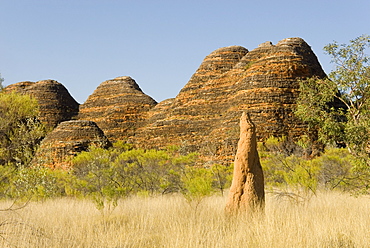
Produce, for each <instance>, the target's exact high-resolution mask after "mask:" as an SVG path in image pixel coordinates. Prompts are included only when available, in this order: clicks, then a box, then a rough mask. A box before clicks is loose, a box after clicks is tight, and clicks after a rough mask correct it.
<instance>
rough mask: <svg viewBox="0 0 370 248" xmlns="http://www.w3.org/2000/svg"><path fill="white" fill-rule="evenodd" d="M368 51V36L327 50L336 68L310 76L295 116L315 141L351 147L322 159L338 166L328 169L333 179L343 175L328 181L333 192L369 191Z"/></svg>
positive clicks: (369, 61) (369, 88) (369, 59)
mask: <svg viewBox="0 0 370 248" xmlns="http://www.w3.org/2000/svg"><path fill="white" fill-rule="evenodd" d="M369 47H370V36H369V35H362V36H360V37H358V38H356V39H354V40H351V41H350V44H348V45H347V44H341V45H340V44H338V43H337V42H333V43H331V44H328V45H327V46H325V47H324V50H325V51H326V53H327V54H329V55H330V56H331V57H332V62H333V63H334V65H335V68H334V70H333V71H332V72H331V73H330V74H329V76H328V78H325V79H317V78H310V79H307V80H304V81H301V83H300V90H301V92H300V97H299V99H298V107H297V111H296V114H297V116H298V117H300V118H301V119H302V120H303V121H305V122H306V123H307V124H308V133H309V135H310V136H311V140H314V139H317V140H318V141H319V142H321V144H322V145H326V146H329V147H330V146H341V147H345V148H346V149H347V151H344V150H342V151H341V154H339V152H334V151H333V150H330V151H331V154H330V156H329V155H324V156H326V158H321V159H322V160H324V159H331V160H330V161H329V162H330V163H329V164H332V165H333V163H334V164H335V165H333V166H334V167H333V166H329V167H330V168H326V170H327V172H330V173H331V174H332V176H335V175H336V176H338V178H336V179H332V180H329V181H330V182H331V184H332V187H334V188H336V187H338V186H340V185H343V184H345V185H346V186H348V187H349V188H351V189H353V188H357V189H358V190H359V191H363V192H369V188H370V187H369V183H368V181H369V179H370V149H369V145H370V135H369V134H370V56H369V55H368V54H366V51H367V50H366V49H368V48H369ZM348 152H349V153H348ZM335 154H336V155H335ZM333 156H334V158H333ZM349 156H352V157H349ZM347 160H350V161H347ZM334 161H336V162H334ZM337 163H340V165H337ZM340 175H342V177H341V176H340ZM337 184H338V185H337Z"/></svg>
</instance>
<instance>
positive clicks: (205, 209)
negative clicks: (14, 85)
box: [0, 192, 370, 248]
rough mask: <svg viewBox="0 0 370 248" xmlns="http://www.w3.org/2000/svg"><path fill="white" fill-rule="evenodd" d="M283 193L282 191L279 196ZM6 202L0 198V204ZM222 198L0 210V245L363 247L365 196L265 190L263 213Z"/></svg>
mask: <svg viewBox="0 0 370 248" xmlns="http://www.w3.org/2000/svg"><path fill="white" fill-rule="evenodd" d="M283 199H284V198H283ZM9 204H10V203H9V202H1V203H0V207H1V208H2V209H4V208H6V207H7V206H9ZM224 205H225V198H223V197H216V196H213V197H210V198H207V199H204V201H202V202H201V203H200V204H199V206H198V207H197V208H195V207H192V206H190V205H189V204H188V203H187V202H186V201H185V200H184V199H183V198H182V197H181V196H163V197H155V198H154V197H153V198H139V197H134V198H130V199H126V200H124V201H122V202H120V204H119V205H118V207H117V208H116V209H115V210H114V211H113V212H112V213H110V214H109V215H108V214H105V215H104V216H103V215H102V213H101V212H99V211H98V210H96V208H95V207H94V205H93V204H92V203H91V202H89V201H84V200H76V199H67V198H63V199H57V200H49V201H45V202H32V203H29V204H28V205H27V206H26V207H25V208H23V209H21V210H17V211H2V212H0V218H1V219H0V221H1V223H0V234H1V240H0V247H63V248H65V247H166V248H167V247H181V248H186V247H220V248H221V247H222V248H225V247H233V248H235V247H369V244H370V232H369V227H370V214H369V213H370V199H369V198H368V197H359V198H354V197H351V196H348V195H345V194H339V193H333V192H332V193H327V194H320V195H319V196H318V197H314V198H312V199H311V200H310V202H308V203H307V204H305V205H302V204H296V203H292V202H289V201H285V200H282V199H277V198H275V197H273V196H272V195H268V196H267V199H266V209H265V215H264V217H258V218H257V217H256V218H247V217H242V216H241V217H238V218H228V217H227V216H225V215H224V211H223V208H224Z"/></svg>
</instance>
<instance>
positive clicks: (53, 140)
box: [33, 120, 111, 168]
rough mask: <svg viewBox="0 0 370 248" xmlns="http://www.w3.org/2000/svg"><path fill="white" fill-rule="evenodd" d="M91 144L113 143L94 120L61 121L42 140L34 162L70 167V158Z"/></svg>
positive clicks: (108, 144)
mask: <svg viewBox="0 0 370 248" xmlns="http://www.w3.org/2000/svg"><path fill="white" fill-rule="evenodd" d="M90 145H94V146H97V147H102V148H108V147H109V146H111V143H110V142H109V141H108V139H107V137H105V135H104V133H103V131H102V130H101V129H100V128H99V127H98V126H97V125H96V124H95V123H94V122H92V121H82V120H71V121H65V122H62V123H60V124H59V125H58V126H57V127H56V128H55V129H54V130H53V131H52V132H50V133H49V134H48V135H47V136H46V137H45V139H44V140H43V141H42V142H41V145H40V148H39V150H38V151H37V153H36V155H35V157H34V160H33V164H37V165H45V166H48V167H51V168H69V167H70V165H71V161H70V159H71V158H73V157H74V156H75V155H76V154H78V153H79V152H82V151H86V150H87V149H88V147H89V146H90Z"/></svg>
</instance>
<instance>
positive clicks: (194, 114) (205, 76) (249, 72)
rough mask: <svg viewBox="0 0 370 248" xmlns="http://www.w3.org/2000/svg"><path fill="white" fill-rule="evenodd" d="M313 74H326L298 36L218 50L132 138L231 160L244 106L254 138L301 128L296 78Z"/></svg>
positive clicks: (292, 134) (294, 134) (151, 145)
mask: <svg viewBox="0 0 370 248" xmlns="http://www.w3.org/2000/svg"><path fill="white" fill-rule="evenodd" d="M312 76H317V77H320V78H322V77H325V73H324V71H323V70H322V68H321V66H320V64H319V62H318V60H317V58H316V56H315V55H314V53H313V52H312V50H311V48H310V47H309V45H307V43H306V42H305V41H304V40H303V39H301V38H289V39H284V40H282V41H280V42H279V43H277V44H276V45H272V44H271V42H265V43H263V44H261V45H260V46H259V47H258V48H256V49H254V50H252V51H250V52H248V50H247V49H245V48H243V47H240V46H231V47H226V48H220V49H217V50H216V51H214V52H212V53H211V54H210V55H208V56H207V57H206V58H205V59H204V61H203V63H202V64H201V65H200V67H199V68H198V70H197V71H196V72H195V74H194V75H193V76H192V77H191V79H190V81H189V82H188V83H187V84H186V85H185V87H184V88H183V89H182V90H181V91H180V93H179V94H178V95H177V96H176V98H175V99H173V100H172V101H171V103H168V104H169V105H170V106H166V113H165V114H162V115H161V116H157V117H158V118H152V119H150V120H148V123H147V124H146V125H145V126H144V127H143V128H140V129H139V130H137V132H136V134H135V136H134V137H133V138H132V140H131V142H132V143H135V144H137V145H138V146H140V147H146V148H155V147H161V146H165V145H169V144H172V145H180V146H183V147H185V149H186V150H188V151H198V152H200V153H201V154H202V155H204V156H206V157H207V159H211V158H212V159H216V160H224V159H228V160H229V162H231V159H232V156H233V154H235V148H236V144H237V136H238V130H237V128H236V127H237V123H238V119H239V116H240V114H241V113H242V112H243V111H247V112H248V113H250V115H251V118H253V120H254V122H255V123H256V126H257V134H258V136H257V138H258V140H263V139H265V138H268V137H270V136H281V135H285V136H288V137H293V138H296V137H299V136H300V135H302V134H303V133H304V127H305V126H304V125H303V124H302V123H301V122H300V121H299V120H298V119H297V118H296V117H295V116H294V108H295V104H296V99H297V97H298V90H299V80H300V79H304V78H307V77H312ZM148 140H150V141H151V142H147V141H148ZM216 162H219V161H216Z"/></svg>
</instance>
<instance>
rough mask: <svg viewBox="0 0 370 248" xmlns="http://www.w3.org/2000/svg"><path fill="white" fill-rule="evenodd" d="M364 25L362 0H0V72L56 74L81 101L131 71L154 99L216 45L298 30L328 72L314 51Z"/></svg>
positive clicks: (174, 90) (366, 14)
mask: <svg viewBox="0 0 370 248" xmlns="http://www.w3.org/2000/svg"><path fill="white" fill-rule="evenodd" d="M369 29H370V1H369V0H305V1H302V0H262V1H261V0H244V1H241V0H240V1H236V0H235V1H234V0H223V1H219V0H212V1H211V0H210V1H203V0H182V1H177V0H168V1H164V0H163V1H161V0H158V1H156V0H146V1H144V0H132V1H129V0H127V1H126V0H121V1H120V0H100V1H99V0H0V73H1V76H2V77H3V78H4V79H5V81H4V85H9V84H12V83H16V82H20V81H39V80H44V79H54V80H57V81H58V82H60V83H62V84H63V85H64V86H65V87H67V89H68V90H69V92H70V93H71V95H72V96H73V97H74V98H75V99H76V100H77V101H78V102H80V103H83V102H84V101H85V100H86V99H87V97H88V96H89V95H90V94H92V93H93V91H94V90H95V89H96V87H97V86H98V85H99V84H100V83H102V82H103V81H105V80H108V79H112V78H115V77H118V76H131V77H132V78H134V79H135V80H136V82H137V83H138V84H139V85H140V87H141V89H142V90H143V91H144V92H145V93H146V94H148V95H150V96H151V97H153V98H154V99H155V100H157V101H158V102H159V101H162V100H164V99H167V98H171V97H175V96H176V95H177V94H178V92H179V91H180V90H181V88H182V87H183V86H184V85H185V84H186V83H187V82H188V80H189V79H190V77H191V75H192V74H193V73H194V72H195V70H196V69H197V68H198V66H199V65H200V63H201V62H202V60H203V59H204V57H205V56H206V55H208V54H209V53H211V52H212V51H214V50H215V49H217V48H220V47H225V46H231V45H241V46H244V47H246V48H247V49H249V50H253V49H254V48H256V47H257V46H258V44H260V43H263V42H265V41H272V42H273V43H274V44H276V43H277V42H278V41H279V40H281V39H284V38H289V37H301V38H303V39H305V41H306V42H307V43H308V44H309V45H310V46H311V47H312V49H313V51H314V52H315V53H316V55H317V56H318V58H319V61H320V62H321V64H322V66H323V68H324V70H325V71H326V72H327V73H328V72H330V70H331V69H332V65H331V64H330V57H328V55H326V54H324V53H323V50H322V48H323V47H324V46H325V45H326V44H328V43H330V42H332V41H333V40H336V41H338V42H339V43H348V42H349V40H351V39H354V38H356V37H358V36H360V35H362V34H370V30H369Z"/></svg>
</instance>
